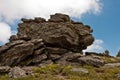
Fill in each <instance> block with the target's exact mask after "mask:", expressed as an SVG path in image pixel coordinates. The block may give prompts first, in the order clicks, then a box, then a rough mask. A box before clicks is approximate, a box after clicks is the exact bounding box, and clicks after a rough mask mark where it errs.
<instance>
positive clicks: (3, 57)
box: [0, 13, 94, 66]
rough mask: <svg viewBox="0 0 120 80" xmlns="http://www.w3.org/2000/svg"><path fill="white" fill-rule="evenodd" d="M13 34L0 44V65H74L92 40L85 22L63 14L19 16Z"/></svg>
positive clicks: (90, 31) (90, 30) (89, 29)
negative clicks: (46, 16) (15, 30)
mask: <svg viewBox="0 0 120 80" xmlns="http://www.w3.org/2000/svg"><path fill="white" fill-rule="evenodd" d="M21 20H22V23H19V24H18V33H17V35H12V36H11V37H10V39H9V40H10V42H8V43H6V44H5V45H3V46H0V66H33V65H39V66H41V65H46V64H53V63H58V64H63V65H67V64H77V65H80V63H79V60H78V59H79V58H80V57H81V56H82V50H83V49H86V48H87V46H89V45H91V44H92V43H93V41H94V38H93V36H92V34H91V33H92V31H93V30H92V29H91V28H90V26H89V25H84V24H83V23H81V22H75V21H73V20H71V19H70V17H69V16H68V15H66V14H60V13H56V14H55V15H51V16H50V19H49V20H48V21H46V20H45V19H44V18H41V17H38V18H37V17H36V18H35V19H25V18H22V19H21Z"/></svg>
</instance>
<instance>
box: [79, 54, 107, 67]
mask: <svg viewBox="0 0 120 80" xmlns="http://www.w3.org/2000/svg"><path fill="white" fill-rule="evenodd" d="M78 61H79V63H80V64H82V65H84V64H86V65H91V66H94V67H100V66H104V64H105V63H104V60H102V59H101V58H99V57H97V56H96V57H93V56H83V57H80V58H79V59H78Z"/></svg>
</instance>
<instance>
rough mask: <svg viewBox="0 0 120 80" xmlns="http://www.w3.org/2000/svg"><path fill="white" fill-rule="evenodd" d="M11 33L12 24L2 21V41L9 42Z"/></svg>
mask: <svg viewBox="0 0 120 80" xmlns="http://www.w3.org/2000/svg"><path fill="white" fill-rule="evenodd" d="M11 34H12V32H11V28H10V26H9V25H8V24H6V23H4V22H0V42H2V43H5V42H7V41H8V39H9V37H10V35H11Z"/></svg>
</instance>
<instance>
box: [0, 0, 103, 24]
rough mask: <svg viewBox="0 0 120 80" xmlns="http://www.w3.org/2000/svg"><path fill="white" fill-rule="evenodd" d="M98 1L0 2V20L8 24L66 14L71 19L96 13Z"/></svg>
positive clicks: (20, 0)
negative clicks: (17, 20)
mask: <svg viewBox="0 0 120 80" xmlns="http://www.w3.org/2000/svg"><path fill="white" fill-rule="evenodd" d="M100 10H101V3H100V0H0V18H4V20H5V21H7V22H10V21H13V20H15V19H20V18H21V17H35V16H41V17H45V18H48V17H49V15H50V14H54V13H66V14H69V15H70V16H71V17H81V16H82V15H83V14H85V13H89V12H91V13H94V14H96V13H98V12H100Z"/></svg>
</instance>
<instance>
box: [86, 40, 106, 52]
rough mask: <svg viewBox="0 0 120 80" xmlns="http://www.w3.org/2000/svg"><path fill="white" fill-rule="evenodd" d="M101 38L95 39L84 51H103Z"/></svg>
mask: <svg viewBox="0 0 120 80" xmlns="http://www.w3.org/2000/svg"><path fill="white" fill-rule="evenodd" d="M103 43H104V42H103V40H101V39H96V40H95V41H94V43H93V44H92V45H91V46H88V48H87V49H86V50H84V52H103Z"/></svg>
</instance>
